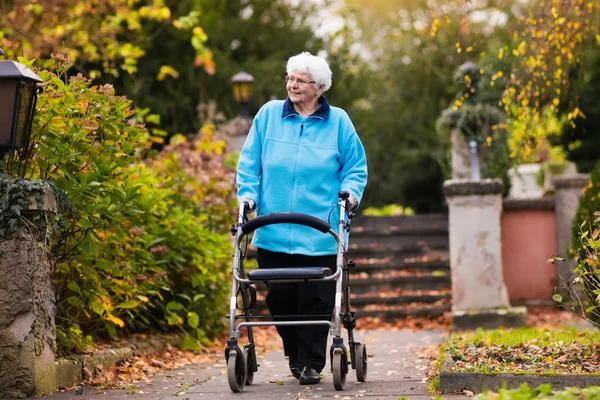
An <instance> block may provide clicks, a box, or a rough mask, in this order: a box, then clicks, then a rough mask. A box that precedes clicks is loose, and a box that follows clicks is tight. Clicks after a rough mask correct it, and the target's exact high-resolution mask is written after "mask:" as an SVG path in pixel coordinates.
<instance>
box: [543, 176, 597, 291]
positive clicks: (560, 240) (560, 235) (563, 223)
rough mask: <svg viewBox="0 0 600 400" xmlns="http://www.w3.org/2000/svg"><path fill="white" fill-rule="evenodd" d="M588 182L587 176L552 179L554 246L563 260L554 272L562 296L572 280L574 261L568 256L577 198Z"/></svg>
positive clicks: (577, 202)
mask: <svg viewBox="0 0 600 400" xmlns="http://www.w3.org/2000/svg"><path fill="white" fill-rule="evenodd" d="M589 180H590V175H589V174H568V175H558V176H556V177H554V178H553V179H552V183H553V185H554V187H555V192H554V199H555V205H554V215H555V218H556V245H557V252H558V254H557V255H558V256H559V257H563V258H565V262H557V263H556V264H555V265H556V272H557V274H558V276H559V278H558V279H559V282H558V285H557V288H558V290H559V292H560V293H561V294H563V295H566V294H567V290H566V289H563V286H564V284H566V283H567V282H568V281H569V279H570V278H572V276H571V275H572V273H573V269H574V268H575V261H574V260H573V258H572V257H571V256H570V255H569V249H570V247H571V233H572V232H573V219H574V218H575V214H576V213H577V207H578V206H579V198H580V197H581V194H582V193H583V188H584V187H585V186H586V185H587V183H588V182H589Z"/></svg>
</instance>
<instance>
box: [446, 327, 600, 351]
mask: <svg viewBox="0 0 600 400" xmlns="http://www.w3.org/2000/svg"><path fill="white" fill-rule="evenodd" d="M599 341H600V332H595V331H585V330H579V329H576V328H567V327H558V328H553V329H552V330H549V329H546V328H518V329H494V330H483V329H478V330H476V331H474V332H467V333H455V334H452V335H450V337H449V338H448V341H447V343H448V344H449V345H455V346H460V345H469V344H473V345H479V346H481V345H491V344H496V345H499V346H517V345H520V344H524V343H529V344H535V345H537V346H540V347H545V346H551V345H554V346H562V345H564V344H565V343H571V342H578V343H580V344H582V345H590V344H593V343H594V342H595V343H598V342H599Z"/></svg>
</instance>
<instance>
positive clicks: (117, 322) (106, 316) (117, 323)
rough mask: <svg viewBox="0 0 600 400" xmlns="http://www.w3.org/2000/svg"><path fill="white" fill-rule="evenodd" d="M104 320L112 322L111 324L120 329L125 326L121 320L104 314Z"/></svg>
mask: <svg viewBox="0 0 600 400" xmlns="http://www.w3.org/2000/svg"><path fill="white" fill-rule="evenodd" d="M104 319H105V320H107V321H109V322H112V323H113V324H115V325H117V326H119V327H120V328H122V327H124V326H125V323H124V322H123V320H122V319H121V318H117V317H115V316H114V315H112V314H106V315H105V316H104Z"/></svg>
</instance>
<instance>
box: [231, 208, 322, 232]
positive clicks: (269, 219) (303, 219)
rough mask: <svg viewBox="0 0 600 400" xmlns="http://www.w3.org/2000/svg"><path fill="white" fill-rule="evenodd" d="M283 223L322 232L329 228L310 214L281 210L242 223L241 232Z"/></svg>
mask: <svg viewBox="0 0 600 400" xmlns="http://www.w3.org/2000/svg"><path fill="white" fill-rule="evenodd" d="M285 223H289V224H298V225H304V226H309V227H311V228H313V229H316V230H318V231H321V232H323V233H328V232H329V230H330V229H331V228H330V227H329V224H327V223H326V222H325V221H323V220H321V219H319V218H316V217H313V216H312V215H307V214H299V213H287V212H283V213H271V214H266V215H261V216H260V217H256V218H254V219H253V220H251V221H249V222H246V223H245V224H244V225H242V232H244V234H245V235H249V234H250V233H252V232H254V231H255V230H257V229H258V228H262V227H263V226H267V225H273V224H285Z"/></svg>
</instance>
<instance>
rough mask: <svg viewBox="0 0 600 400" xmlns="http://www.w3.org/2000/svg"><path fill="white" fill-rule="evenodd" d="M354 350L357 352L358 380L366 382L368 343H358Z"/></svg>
mask: <svg viewBox="0 0 600 400" xmlns="http://www.w3.org/2000/svg"><path fill="white" fill-rule="evenodd" d="M354 351H355V354H356V380H357V381H359V382H365V381H366V380H367V345H366V344H364V343H358V344H357V345H356V349H355V350H354Z"/></svg>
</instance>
